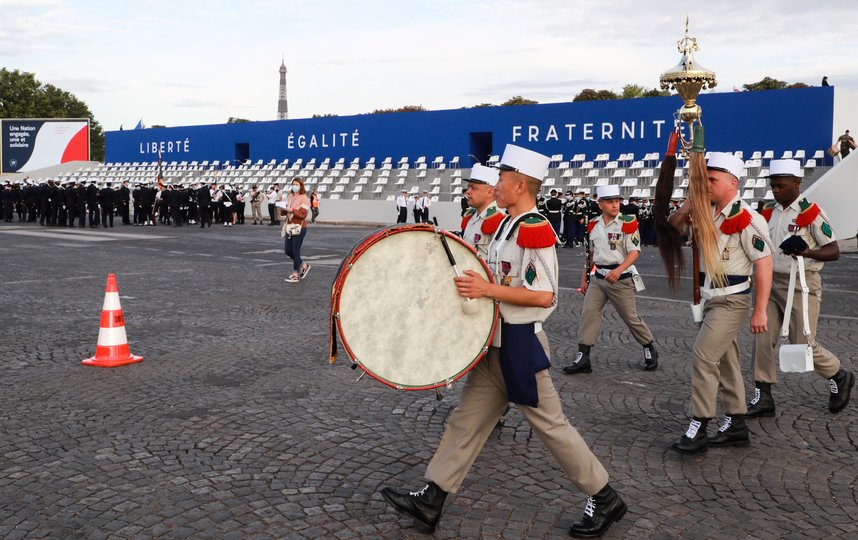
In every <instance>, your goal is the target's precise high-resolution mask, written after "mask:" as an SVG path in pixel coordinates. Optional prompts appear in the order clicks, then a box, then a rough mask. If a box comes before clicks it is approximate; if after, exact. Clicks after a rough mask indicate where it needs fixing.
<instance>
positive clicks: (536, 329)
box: [498, 317, 542, 334]
mask: <svg viewBox="0 0 858 540" xmlns="http://www.w3.org/2000/svg"><path fill="white" fill-rule="evenodd" d="M502 324H503V317H498V328H500V325H502ZM540 332H542V323H541V322H539V321H536V322H535V323H533V333H534V334H538V333H540Z"/></svg>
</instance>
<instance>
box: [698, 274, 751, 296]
mask: <svg viewBox="0 0 858 540" xmlns="http://www.w3.org/2000/svg"><path fill="white" fill-rule="evenodd" d="M750 288H751V280H750V279H749V280H747V281H744V282H742V283H737V284H736V285H730V286H729V287H722V288H720V289H701V290H700V296H702V297H703V298H704V299H705V300H711V299H712V298H716V297H718V296H727V295H728V294H736V293H740V292H742V291H747V290H748V289H750Z"/></svg>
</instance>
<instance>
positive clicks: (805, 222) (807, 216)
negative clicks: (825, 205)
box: [795, 197, 822, 227]
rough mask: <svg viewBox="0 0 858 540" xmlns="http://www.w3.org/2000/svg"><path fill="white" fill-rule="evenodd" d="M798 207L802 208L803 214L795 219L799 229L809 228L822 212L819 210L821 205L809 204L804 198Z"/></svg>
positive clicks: (800, 213) (799, 214)
mask: <svg viewBox="0 0 858 540" xmlns="http://www.w3.org/2000/svg"><path fill="white" fill-rule="evenodd" d="M798 207H799V208H801V212H799V213H798V215H797V216H796V217H795V224H796V225H798V226H799V227H809V226H810V224H811V223H813V220H814V219H816V217H817V216H818V215H819V213H820V212H821V211H822V210H821V209H820V208H819V205H817V204H816V203H812V202H808V200H807V199H805V198H804V197H802V198H801V200H800V201H798Z"/></svg>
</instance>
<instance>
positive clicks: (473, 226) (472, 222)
mask: <svg viewBox="0 0 858 540" xmlns="http://www.w3.org/2000/svg"><path fill="white" fill-rule="evenodd" d="M497 212H500V208H498V205H497V204H496V203H495V202H494V201H492V203H491V204H489V205H488V206H487V207H486V208H485V210H483V211H482V212H477V213H476V214H474V215H473V216H471V219H469V220H468V223H467V224H466V225H465V230H464V231H463V233H462V238H464V240H465V242H467V243H469V244H471V245H472V246H474V249H476V250H477V254H478V255H479V256H480V257H482V258H483V259H485V260H489V244H491V243H492V236H493V235H492V234H484V233H483V231H482V230H481V228H482V226H483V221H484V220H485V219H486V217H487V216H488V215H489V214H492V215H494V214H495V213H497Z"/></svg>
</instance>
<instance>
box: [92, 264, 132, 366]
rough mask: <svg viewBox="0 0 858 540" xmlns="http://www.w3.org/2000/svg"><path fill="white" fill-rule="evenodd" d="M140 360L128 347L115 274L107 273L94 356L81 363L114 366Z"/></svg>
mask: <svg viewBox="0 0 858 540" xmlns="http://www.w3.org/2000/svg"><path fill="white" fill-rule="evenodd" d="M142 361H143V357H142V356H134V355H133V354H131V351H130V350H129V349H128V338H127V337H126V336H125V317H123V316H122V306H120V305H119V288H117V287H116V275H115V274H108V275H107V288H106V289H105V291H104V306H103V307H102V308H101V327H100V328H99V330H98V344H97V345H96V346H95V356H93V357H91V358H87V359H86V360H84V361H83V364H84V365H87V366H100V367H116V366H124V365H125V364H134V363H136V362H142Z"/></svg>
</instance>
